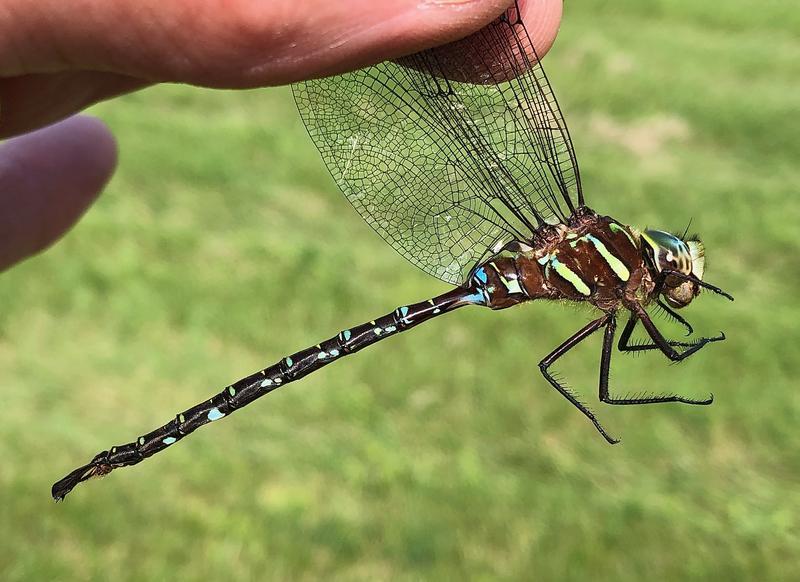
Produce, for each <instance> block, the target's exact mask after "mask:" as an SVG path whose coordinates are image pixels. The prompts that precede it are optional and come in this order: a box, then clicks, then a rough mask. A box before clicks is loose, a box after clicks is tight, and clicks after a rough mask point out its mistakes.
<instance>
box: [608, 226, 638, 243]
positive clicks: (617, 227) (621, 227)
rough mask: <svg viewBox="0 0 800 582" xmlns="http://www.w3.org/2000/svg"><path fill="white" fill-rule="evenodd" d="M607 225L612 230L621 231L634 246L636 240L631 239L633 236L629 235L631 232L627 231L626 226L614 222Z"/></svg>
mask: <svg viewBox="0 0 800 582" xmlns="http://www.w3.org/2000/svg"><path fill="white" fill-rule="evenodd" d="M608 227H609V228H610V229H611V231H612V232H621V233H623V234H624V235H625V236H627V237H628V240H629V241H631V244H632V245H633V246H636V242H635V241H634V240H633V237H632V236H631V233H629V232H628V229H627V228H625V227H624V226H620V225H619V224H617V223H616V222H612V223H611V224H609V225H608Z"/></svg>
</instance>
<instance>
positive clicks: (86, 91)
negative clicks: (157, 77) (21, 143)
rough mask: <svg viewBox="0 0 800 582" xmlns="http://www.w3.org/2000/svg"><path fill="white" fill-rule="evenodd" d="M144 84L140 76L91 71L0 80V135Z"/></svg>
mask: <svg viewBox="0 0 800 582" xmlns="http://www.w3.org/2000/svg"><path fill="white" fill-rule="evenodd" d="M146 85H147V83H146V82H145V81H142V80H141V79H135V78H133V77H128V76H125V75H119V74H116V73H99V72H93V71H85V72H84V71H80V72H66V73H52V74H37V75H23V76H21V77H11V78H7V79H0V138H5V137H9V136H12V135H18V134H22V133H25V132H26V131H31V130H33V129H36V128H39V127H43V126H45V125H49V124H51V123H54V122H56V121H58V120H59V119H64V118H66V117H69V116H70V115H73V114H75V113H77V112H79V111H82V110H83V109H85V108H86V107H88V106H89V105H92V104H94V103H98V102H100V101H104V100H106V99H110V98H111V97H116V96H118V95H121V94H123V93H128V92H130V91H133V90H135V89H140V88H142V87H144V86H146Z"/></svg>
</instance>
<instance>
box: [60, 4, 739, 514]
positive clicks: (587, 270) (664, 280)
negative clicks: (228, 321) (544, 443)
mask: <svg viewBox="0 0 800 582" xmlns="http://www.w3.org/2000/svg"><path fill="white" fill-rule="evenodd" d="M293 92H294V97H295V101H296V103H297V107H298V109H299V111H300V115H301V117H302V119H303V121H304V123H305V126H306V129H307V130H308V133H309V134H310V136H311V139H312V141H313V142H314V143H315V145H316V146H317V148H318V150H319V152H320V154H321V156H322V159H323V160H324V163H325V165H326V166H327V168H328V170H329V171H330V173H331V175H332V176H333V178H334V180H335V182H336V183H337V185H338V186H339V187H340V189H341V190H342V191H343V192H344V194H345V196H346V197H347V199H348V200H349V201H350V202H351V203H352V205H353V207H354V208H355V209H356V211H358V213H359V214H360V215H361V216H362V217H363V218H364V219H365V220H366V222H368V223H369V224H370V225H371V226H372V228H373V229H374V230H376V231H377V232H378V234H380V235H381V236H382V237H383V238H384V239H385V240H386V241H387V242H388V243H389V244H390V245H391V246H392V247H393V248H394V249H395V250H397V251H398V252H399V253H400V254H401V255H402V256H403V257H405V258H406V259H408V260H409V261H410V262H411V263H413V264H414V265H416V266H417V267H419V268H421V269H422V270H423V271H425V272H426V273H429V274H430V275H432V276H434V277H436V278H438V279H441V280H442V281H445V282H446V283H448V284H450V285H451V286H452V288H451V289H450V290H449V291H447V292H445V293H443V294H441V295H438V296H436V297H433V298H432V299H427V300H424V301H421V302H418V303H410V304H406V305H402V306H400V307H398V308H397V309H395V310H394V311H392V312H390V313H388V314H386V315H383V316H382V317H378V318H376V319H373V320H371V321H368V322H367V323H363V324H361V325H356V326H354V327H349V328H347V329H344V330H342V331H340V332H339V333H337V334H336V335H335V336H333V337H331V338H329V339H326V340H324V341H322V342H320V343H318V344H316V345H314V346H311V347H309V348H306V349H303V350H300V351H298V352H295V353H293V354H291V355H288V356H286V357H284V358H282V359H281V360H280V361H278V362H277V363H275V364H273V365H270V366H268V367H266V368H264V369H262V370H259V371H257V372H255V373H253V374H251V375H249V376H247V377H245V378H242V379H241V380H239V381H237V382H234V383H233V384H230V385H229V386H227V387H225V388H224V389H223V390H222V391H221V392H219V393H218V394H216V395H215V396H213V397H211V398H209V399H207V400H205V401H203V402H201V403H199V404H197V405H196V406H193V407H191V408H189V409H188V410H185V411H183V412H181V413H179V414H177V415H176V416H175V417H174V418H173V419H172V420H170V421H169V422H167V423H166V424H164V425H163V426H161V427H159V428H157V429H155V430H153V431H151V432H149V433H147V434H144V435H142V436H140V437H138V438H137V439H136V440H135V441H133V442H130V443H127V444H123V445H119V446H114V447H111V448H110V449H109V450H106V451H103V452H101V453H99V454H97V455H96V456H95V457H94V458H93V459H92V460H91V461H90V462H89V463H88V464H86V465H83V466H81V467H79V468H77V469H75V470H74V471H72V472H71V473H69V474H68V475H67V476H65V477H64V478H63V479H61V480H60V481H58V482H57V483H55V485H53V488H52V495H53V497H54V499H55V500H56V501H60V500H62V499H64V497H65V496H66V495H67V494H68V493H69V492H70V491H71V490H72V489H73V488H74V487H75V486H76V485H78V484H79V483H81V482H83V481H86V480H88V479H90V478H93V477H99V476H103V475H106V474H108V473H110V472H111V471H113V470H114V469H117V468H120V467H127V466H131V465H136V464H137V463H140V462H141V461H143V460H145V459H147V458H148V457H151V456H152V455H154V454H156V453H159V452H161V451H163V450H165V449H167V448H168V447H171V446H172V445H174V444H175V443H177V442H178V441H180V440H182V439H183V438H185V437H186V436H187V435H189V434H191V433H192V432H194V431H195V430H197V429H198V428H200V427H201V426H205V425H206V424H209V423H212V422H214V421H217V420H219V419H221V418H224V417H226V416H229V415H230V414H232V413H233V412H234V411H236V410H238V409H240V408H242V407H244V406H247V405H248V404H250V403H251V402H254V401H255V400H257V399H259V398H261V397H262V396H265V395H267V394H269V393H270V392H273V391H274V390H276V389H278V388H280V387H281V386H284V385H286V384H289V383H291V382H295V381H297V380H300V379H301V378H303V377H305V376H307V375H309V374H311V373H313V372H316V371H318V370H320V369H322V368H324V367H325V366H327V365H328V364H330V363H332V362H335V361H337V360H340V359H342V358H344V357H346V356H348V355H350V354H354V353H355V352H358V351H360V350H362V349H363V348H366V347H367V346H370V345H373V344H375V343H377V342H380V341H383V340H385V339H387V338H390V337H393V336H395V335H397V334H399V333H401V332H404V331H406V330H409V329H411V328H413V327H416V326H418V325H420V324H422V323H424V322H427V321H430V320H432V319H434V318H436V317H439V316H440V315H444V314H445V313H450V312H452V311H454V310H455V309H458V308H461V307H466V306H480V307H488V308H490V309H493V310H500V309H507V308H510V307H514V306H517V305H520V304H522V303H527V302H530V301H538V300H549V301H568V302H576V303H588V304H590V305H592V306H593V307H594V308H595V310H596V314H597V316H596V318H595V319H593V320H592V321H591V322H589V323H588V324H586V325H584V326H583V327H581V328H580V329H579V330H578V331H576V332H575V333H574V334H572V335H571V336H570V337H569V338H567V339H566V340H564V341H563V342H562V343H560V344H559V345H558V346H557V347H556V348H555V349H553V350H552V351H551V352H550V353H549V354H547V355H546V356H545V357H544V358H543V359H542V360H541V361H540V362H539V369H540V371H541V373H542V375H543V376H544V378H545V379H546V381H547V382H548V383H549V384H550V385H551V386H552V387H553V388H554V389H555V390H556V391H558V392H559V393H560V394H561V395H562V396H563V397H564V398H566V399H567V400H568V401H569V402H570V403H571V404H572V405H573V406H574V407H575V408H577V409H578V410H579V411H580V412H581V413H582V414H583V415H584V416H585V417H586V418H587V419H588V420H589V421H590V422H591V423H592V424H593V425H594V427H595V428H596V429H597V431H598V432H599V433H600V434H601V435H602V436H603V437H604V438H605V440H606V441H608V442H609V443H611V444H614V443H617V442H619V441H618V439H616V438H615V437H613V436H612V435H611V434H610V433H609V432H607V431H606V429H605V428H604V427H603V425H602V424H601V423H600V422H599V421H598V419H597V417H596V415H595V413H594V412H592V411H591V410H590V409H589V408H588V407H587V406H586V405H585V404H584V403H583V402H582V401H581V400H579V399H578V397H577V395H576V393H575V392H574V391H572V390H571V389H570V388H568V387H567V386H566V384H565V383H564V382H563V381H562V380H561V379H560V378H559V377H558V376H557V375H556V374H555V373H554V372H553V370H552V366H553V364H555V363H556V362H557V361H558V360H559V359H560V358H561V357H562V356H564V355H565V354H566V353H567V352H569V351H570V350H571V349H572V348H574V347H575V346H577V345H578V344H579V343H581V342H582V341H583V340H585V339H586V338H588V337H589V336H591V335H592V334H594V333H596V332H598V331H600V330H603V334H602V335H603V341H602V349H601V353H600V374H599V400H600V401H602V402H604V403H606V404H612V405H634V404H651V403H663V402H679V403H685V404H694V405H706V404H710V403H711V402H712V401H713V395H710V396H709V397H708V398H705V399H692V398H687V397H683V396H680V395H678V394H672V393H671V394H652V395H649V394H638V395H636V396H633V397H630V396H625V397H622V396H617V395H614V394H613V393H612V391H611V389H610V387H609V369H610V366H611V356H612V352H613V349H614V341H615V337H616V333H617V319H618V317H620V315H627V322H626V323H625V326H624V328H623V329H622V333H621V334H620V337H619V342H618V344H617V347H618V349H619V350H620V351H621V352H628V353H630V352H646V351H658V352H661V354H663V355H664V356H666V357H667V358H668V359H669V360H671V361H673V362H679V361H681V360H684V359H686V358H688V357H689V356H691V355H693V354H695V353H697V352H698V351H699V350H700V349H702V348H703V347H704V346H706V345H707V344H709V343H713V342H719V341H722V340H724V339H725V335H724V334H723V333H720V334H719V335H716V336H712V337H699V338H697V339H694V340H691V341H689V340H688V339H687V338H684V340H681V341H676V340H670V339H667V338H666V337H665V336H664V335H663V334H662V332H661V331H660V330H659V329H658V328H657V327H656V325H655V324H654V323H653V320H652V319H651V316H650V312H651V311H652V310H654V309H660V310H662V311H663V312H664V313H665V314H666V315H667V316H668V317H669V318H672V319H673V320H674V321H675V322H677V323H678V324H679V325H681V326H683V328H684V329H685V331H686V334H687V336H690V335H692V334H693V332H694V330H693V328H692V326H691V324H690V323H689V322H688V321H687V320H686V319H685V318H684V317H683V316H682V315H681V314H680V313H679V312H678V311H679V310H680V309H682V308H684V307H686V306H687V305H689V304H690V303H691V302H692V300H693V299H694V298H695V297H697V296H698V295H699V294H700V292H701V290H707V291H710V292H713V293H715V294H718V295H721V296H723V297H726V298H727V299H729V300H733V297H732V296H731V295H729V294H728V293H726V292H725V291H723V290H722V289H720V288H719V287H716V286H714V285H711V284H709V283H708V282H706V281H705V280H704V275H705V249H704V246H703V243H702V242H701V241H700V240H699V238H697V237H687V236H686V234H687V233H686V232H684V233H683V234H682V235H677V234H672V233H669V232H666V231H662V230H653V229H642V230H640V229H637V228H634V227H632V226H629V225H626V224H623V223H622V222H620V221H617V220H615V219H614V218H611V217H609V216H605V215H602V214H598V213H596V212H595V211H594V210H592V209H591V208H589V207H588V206H587V205H586V203H585V198H584V192H583V189H582V186H581V180H580V173H579V169H578V164H577V160H576V156H575V150H574V147H573V144H572V140H571V138H570V134H569V131H568V129H567V125H566V123H565V121H564V117H563V114H562V111H561V108H560V107H559V104H558V102H557V100H556V98H555V95H554V93H553V90H552V88H551V86H550V83H549V81H548V79H547V76H546V75H545V72H544V69H543V68H542V65H541V63H540V60H539V57H538V54H537V52H536V48H535V46H534V43H533V41H532V40H531V37H530V35H529V33H528V30H527V28H526V25H525V23H524V22H523V19H522V15H521V11H520V7H519V4H518V3H517V2H515V3H514V4H513V5H512V6H511V7H510V8H508V9H507V10H506V11H505V12H504V13H503V14H502V15H501V16H499V17H498V18H497V19H496V20H495V21H494V22H492V23H491V24H490V25H489V26H487V27H485V28H484V29H482V30H480V31H478V32H477V33H474V34H473V35H472V36H470V37H467V38H466V39H463V40H461V41H456V42H454V43H451V44H449V45H446V46H445V47H439V48H437V49H430V50H426V51H423V52H419V53H416V54H413V55H411V56H407V57H403V58H401V59H398V60H394V61H386V62H383V63H380V64H377V65H374V66H372V67H368V68H365V69H361V70H358V71H354V72H349V73H346V74H342V75H338V76H334V77H328V78H322V79H315V80H311V81H306V82H301V83H298V84H295V85H294V86H293ZM637 324H641V326H642V327H643V328H644V331H645V333H646V335H647V337H648V339H647V340H645V341H641V340H638V341H637V340H632V339H631V338H632V333H633V331H634V328H635V327H636V326H637Z"/></svg>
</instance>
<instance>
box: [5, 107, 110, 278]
mask: <svg viewBox="0 0 800 582" xmlns="http://www.w3.org/2000/svg"><path fill="white" fill-rule="evenodd" d="M116 164H117V145H116V140H115V139H114V137H113V135H112V134H111V131H110V130H109V129H108V127H107V126H106V125H105V124H104V123H103V122H102V121H100V120H98V119H95V118H93V117H89V116H85V115H81V116H75V117H71V118H69V119H66V120H64V121H62V122H60V123H56V124H54V125H50V126H48V127H45V128H43V129H40V130H37V131H34V132H31V133H28V134H24V135H21V136H18V137H15V138H12V139H9V140H7V141H5V142H3V143H2V144H0V232H2V233H3V245H2V247H0V270H1V269H3V268H6V267H8V266H10V265H11V264H13V263H15V262H17V261H20V260H22V259H24V258H26V257H28V256H30V255H33V254H36V253H38V252H40V251H42V250H44V249H46V248H47V247H49V246H50V245H51V244H52V243H53V242H55V241H56V240H58V239H59V238H60V237H61V236H62V235H63V234H64V233H65V232H66V231H67V230H68V229H69V228H70V227H71V226H72V225H73V224H74V223H75V222H77V221H78V219H79V218H80V217H81V216H82V215H83V213H84V212H85V211H86V209H87V208H88V207H89V206H90V205H91V204H92V202H94V200H95V199H96V198H97V196H98V195H99V194H100V192H102V190H103V188H104V187H105V185H106V183H107V182H108V181H109V179H110V178H111V176H112V175H113V173H114V169H115V168H116Z"/></svg>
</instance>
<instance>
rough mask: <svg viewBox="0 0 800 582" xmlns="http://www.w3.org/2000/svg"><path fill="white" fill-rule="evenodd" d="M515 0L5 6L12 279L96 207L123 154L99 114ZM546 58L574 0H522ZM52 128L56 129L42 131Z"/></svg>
mask: <svg viewBox="0 0 800 582" xmlns="http://www.w3.org/2000/svg"><path fill="white" fill-rule="evenodd" d="M509 4H510V0H380V1H375V0H346V1H339V2H337V1H331V0H294V1H292V0H270V1H268V2H261V1H259V0H129V1H124V0H74V1H72V2H63V0H36V2H33V1H32V0H5V1H4V3H3V6H2V10H0V139H1V138H7V137H10V136H15V135H17V136H18V137H14V138H12V139H9V140H7V141H6V142H4V143H2V144H0V271H1V270H3V269H4V268H7V267H8V266H10V265H12V264H14V263H15V262H18V261H20V260H22V259H24V258H25V257H28V256H30V255H32V254H35V253H36V252H38V251H40V250H42V249H44V248H46V247H48V246H49V245H50V244H52V242H53V241H55V240H57V239H58V238H59V237H60V236H61V235H62V234H63V233H64V232H65V231H66V230H68V229H69V227H70V226H72V224H74V223H75V222H76V221H77V220H78V218H79V217H80V216H81V214H82V213H83V212H84V211H85V210H86V208H87V207H88V206H89V205H90V204H91V203H92V202H93V201H94V199H95V198H96V197H97V195H98V194H99V193H100V191H101V190H102V188H103V187H104V185H105V184H106V183H107V181H108V180H109V178H110V177H111V175H112V173H113V171H114V168H115V166H116V144H115V141H114V138H113V137H112V135H111V134H110V132H109V130H108V129H107V128H106V127H105V125H103V124H102V123H101V122H99V121H98V120H96V119H92V118H89V117H86V116H75V117H72V118H69V119H66V120H65V121H61V122H59V123H55V124H54V125H50V126H48V127H45V126H46V125H47V124H51V123H54V122H57V121H58V120H61V119H64V118H68V117H69V116H71V115H74V114H75V113H77V112H79V111H81V110H82V109H84V108H85V107H88V106H89V105H92V104H93V103H97V102H99V101H102V100H105V99H109V98H111V97H114V96H117V95H120V94H123V93H127V92H130V91H133V90H136V89H139V88H142V87H145V86H148V85H151V84H154V83H161V82H179V83H188V84H192V85H199V86H204V87H216V88H249V87H257V86H267V85H279V84H285V83H291V82H294V81H299V80H302V79H308V78H313V77H320V76H324V75H330V74H335V73H340V72H344V71H347V70H352V69H356V68H359V67H362V66H366V65H370V64H373V63H376V62H379V61H382V60H386V59H389V58H394V57H398V56H402V55H405V54H410V53H412V52H416V51H418V50H423V49H425V48H429V47H431V46H437V45H440V44H444V43H447V42H449V41H452V40H456V39H459V38H463V37H465V36H467V35H468V34H470V33H472V32H474V31H475V30H477V29H479V28H481V27H482V26H483V25H485V24H488V23H489V22H490V21H491V20H493V19H494V18H495V17H496V16H498V14H500V13H501V12H502V10H503V9H504V8H506V7H507V6H508V5H509ZM520 4H521V5H522V11H523V17H524V19H525V21H526V23H527V25H528V29H529V31H530V32H531V35H532V36H533V38H535V39H537V50H539V52H540V54H543V53H544V52H546V50H547V49H548V48H549V47H550V45H551V43H552V41H553V40H554V38H555V35H556V32H557V29H558V24H559V21H560V17H561V4H562V3H561V0H528V1H524V0H522V1H521V2H520ZM39 128H43V129H39Z"/></svg>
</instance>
